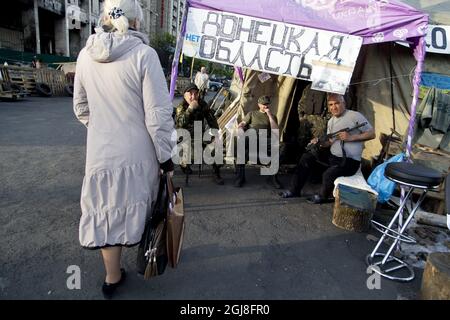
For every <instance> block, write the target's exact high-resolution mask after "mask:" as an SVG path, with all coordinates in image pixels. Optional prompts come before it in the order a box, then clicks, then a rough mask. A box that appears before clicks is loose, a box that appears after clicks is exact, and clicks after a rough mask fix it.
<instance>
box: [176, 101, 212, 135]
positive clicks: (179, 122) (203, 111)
mask: <svg viewBox="0 0 450 320" xmlns="http://www.w3.org/2000/svg"><path fill="white" fill-rule="evenodd" d="M188 107H189V105H188V103H187V102H186V101H185V100H183V102H181V103H180V104H179V105H178V106H177V108H176V111H175V124H176V127H177V128H183V129H186V130H188V131H189V132H191V134H193V132H194V121H202V130H203V131H204V130H205V122H206V123H207V124H208V126H209V127H210V128H214V129H219V125H218V124H217V120H216V118H215V117H214V114H213V113H212V111H211V109H209V107H208V105H207V104H206V102H205V101H203V100H199V106H198V108H197V109H195V110H192V111H191V110H189V109H188ZM203 120H205V121H203Z"/></svg>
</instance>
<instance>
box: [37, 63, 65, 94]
mask: <svg viewBox="0 0 450 320" xmlns="http://www.w3.org/2000/svg"><path fill="white" fill-rule="evenodd" d="M36 82H39V83H45V84H46V85H48V86H49V87H50V88H51V89H52V92H53V95H55V96H63V95H65V91H64V87H65V86H66V85H67V84H68V83H67V82H66V75H65V74H64V72H63V71H61V70H55V69H37V70H36Z"/></svg>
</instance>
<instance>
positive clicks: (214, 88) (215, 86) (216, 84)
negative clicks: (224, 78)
mask: <svg viewBox="0 0 450 320" xmlns="http://www.w3.org/2000/svg"><path fill="white" fill-rule="evenodd" d="M222 87H223V83H222V82H219V81H214V80H211V79H209V90H211V91H217V90H219V89H220V88H222Z"/></svg>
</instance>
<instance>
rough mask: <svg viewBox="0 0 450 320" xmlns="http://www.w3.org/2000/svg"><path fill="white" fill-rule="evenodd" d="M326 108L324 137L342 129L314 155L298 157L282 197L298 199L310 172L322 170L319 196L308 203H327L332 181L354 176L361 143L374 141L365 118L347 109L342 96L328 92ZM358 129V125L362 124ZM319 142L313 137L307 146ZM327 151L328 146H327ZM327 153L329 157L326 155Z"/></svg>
mask: <svg viewBox="0 0 450 320" xmlns="http://www.w3.org/2000/svg"><path fill="white" fill-rule="evenodd" d="M327 105H328V108H329V111H330V113H331V115H332V118H331V119H330V120H329V121H328V125H327V134H330V133H334V132H337V131H340V130H343V129H351V128H354V127H357V126H358V125H360V127H359V128H357V129H354V130H343V131H342V132H339V133H337V134H336V135H335V137H334V138H330V139H328V140H326V141H323V142H322V141H321V142H320V148H319V152H318V154H317V153H315V152H306V153H304V154H303V156H302V157H301V158H300V161H299V163H298V165H297V167H296V169H295V174H294V176H293V177H292V180H291V186H290V188H289V190H287V191H284V192H282V193H280V196H281V197H282V198H291V197H300V195H301V191H302V188H303V186H304V185H305V183H306V181H307V180H308V178H309V176H310V173H311V172H312V171H313V169H322V172H323V171H324V172H323V176H322V186H321V188H320V193H319V194H315V195H314V196H312V197H311V198H310V199H308V201H309V202H312V203H315V204H318V203H325V202H329V201H330V200H331V199H330V196H331V194H332V192H333V187H334V180H335V179H336V178H338V177H342V176H352V175H354V174H355V173H356V172H357V171H358V169H359V166H360V163H361V154H362V150H363V146H364V144H363V141H367V140H371V139H374V138H375V132H374V130H373V128H372V126H371V125H370V124H369V122H368V121H367V120H366V118H365V117H364V116H363V115H362V114H361V113H359V112H356V111H352V110H347V109H346V106H345V100H344V97H343V96H342V95H338V94H334V93H329V94H328V95H327ZM364 123H365V125H363V126H361V125H362V124H364ZM316 143H319V140H318V139H317V138H314V139H312V140H311V144H316ZM330 146H331V148H330V149H328V147H330ZM330 152H331V154H329V153H330Z"/></svg>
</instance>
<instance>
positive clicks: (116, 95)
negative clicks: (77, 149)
mask: <svg viewBox="0 0 450 320" xmlns="http://www.w3.org/2000/svg"><path fill="white" fill-rule="evenodd" d="M142 18H143V14H142V9H141V7H140V5H139V3H138V1H137V0H106V1H105V4H104V13H103V18H102V24H103V26H102V27H101V28H97V29H96V33H95V34H94V35H92V36H90V37H89V39H88V41H87V43H86V47H85V48H84V49H83V50H82V51H81V52H80V54H79V56H78V60H77V67H76V76H75V84H74V112H75V115H76V117H77V118H78V119H79V120H80V121H81V122H82V123H83V124H84V125H85V126H86V127H87V128H88V129H87V150H86V169H85V170H86V171H85V177H84V180H83V186H82V191H81V211H82V215H81V220H80V226H79V239H80V243H81V245H82V246H83V247H85V248H89V249H99V248H100V249H101V253H102V256H103V261H104V264H105V269H106V280H105V283H104V284H103V287H102V290H103V293H104V295H105V297H107V298H109V297H111V295H112V293H113V292H114V290H115V289H116V287H117V286H118V285H120V284H121V283H122V282H123V280H124V277H125V271H124V270H123V269H121V268H120V256H121V250H122V246H133V245H136V244H138V243H139V241H140V239H141V236H142V233H143V231H144V227H145V220H146V217H147V215H148V214H149V213H150V208H151V205H152V202H153V201H154V200H155V198H156V194H157V191H158V190H157V189H158V184H159V173H160V169H162V170H163V171H173V163H172V161H171V151H172V148H173V147H174V145H175V138H176V135H175V133H174V123H173V119H172V111H173V107H172V103H171V101H170V96H169V93H168V90H167V84H166V80H165V78H164V75H163V71H162V68H161V64H160V61H159V59H158V56H157V54H156V52H155V50H154V49H152V48H151V47H149V46H148V45H147V38H148V37H147V36H145V35H144V34H142V33H140V32H139V31H137V30H139V27H140V24H141V23H142Z"/></svg>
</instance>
